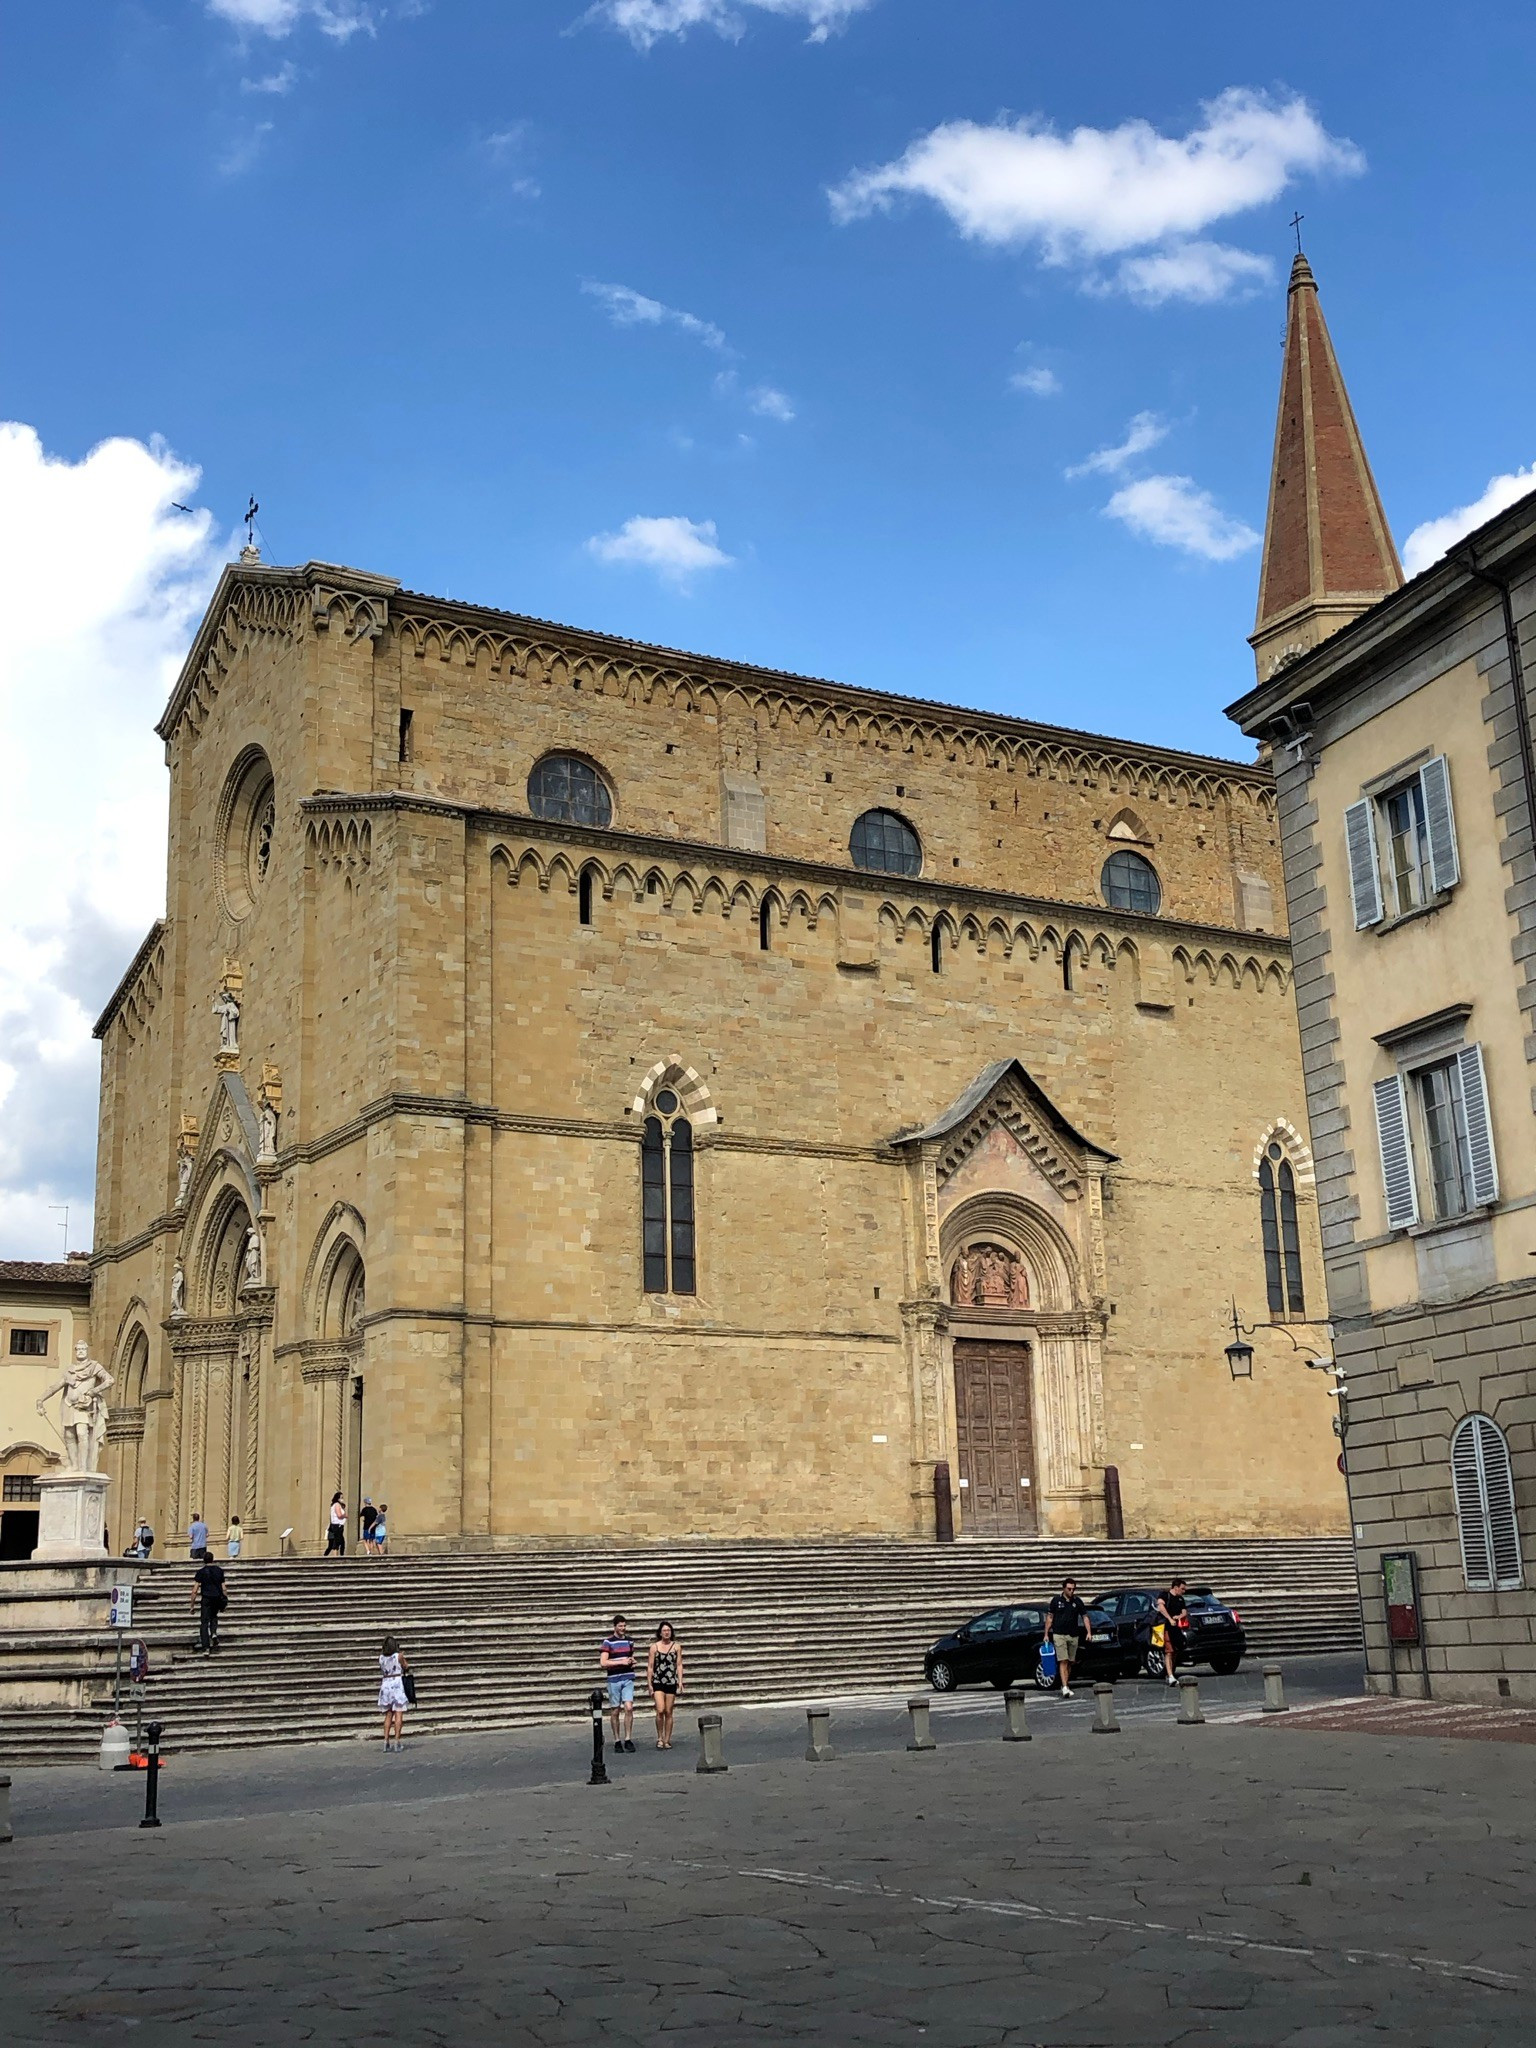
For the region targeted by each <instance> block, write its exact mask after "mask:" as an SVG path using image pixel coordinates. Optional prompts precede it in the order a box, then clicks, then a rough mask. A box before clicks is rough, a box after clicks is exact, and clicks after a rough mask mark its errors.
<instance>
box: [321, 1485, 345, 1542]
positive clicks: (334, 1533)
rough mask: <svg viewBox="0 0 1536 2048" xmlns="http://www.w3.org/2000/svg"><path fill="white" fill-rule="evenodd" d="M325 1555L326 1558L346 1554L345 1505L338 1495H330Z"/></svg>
mask: <svg viewBox="0 0 1536 2048" xmlns="http://www.w3.org/2000/svg"><path fill="white" fill-rule="evenodd" d="M325 1554H326V1556H327V1557H345V1556H346V1554H347V1504H346V1502H345V1501H344V1500H343V1499H342V1497H341V1495H340V1494H339V1493H333V1494H332V1495H331V1512H330V1518H329V1520H328V1521H327V1523H326V1528H325Z"/></svg>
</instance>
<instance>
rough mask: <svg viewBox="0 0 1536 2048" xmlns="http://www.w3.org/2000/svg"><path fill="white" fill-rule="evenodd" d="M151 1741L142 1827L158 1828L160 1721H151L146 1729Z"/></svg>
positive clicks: (145, 1777)
mask: <svg viewBox="0 0 1536 2048" xmlns="http://www.w3.org/2000/svg"><path fill="white" fill-rule="evenodd" d="M144 1734H145V1737H146V1738H147V1740H148V1742H149V1768H148V1770H147V1771H146V1772H145V1773H144V1818H143V1819H142V1820H141V1821H140V1822H139V1826H140V1827H141V1828H157V1827H159V1825H160V1814H159V1802H160V1723H159V1722H158V1721H151V1722H150V1724H149V1726H148V1727H147V1728H146V1729H145V1731H144Z"/></svg>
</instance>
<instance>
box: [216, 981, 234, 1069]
mask: <svg viewBox="0 0 1536 2048" xmlns="http://www.w3.org/2000/svg"><path fill="white" fill-rule="evenodd" d="M213 1014H214V1015H215V1017H217V1018H218V1020H219V1051H220V1052H238V1051H239V1050H240V999H239V997H238V996H237V995H236V994H235V992H234V990H233V989H232V988H231V987H230V985H229V983H228V982H227V981H226V982H225V983H224V984H223V986H222V987H221V988H220V990H219V992H218V994H217V995H216V996H215V997H214V999H213Z"/></svg>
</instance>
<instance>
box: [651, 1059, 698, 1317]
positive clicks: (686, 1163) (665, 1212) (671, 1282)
mask: <svg viewBox="0 0 1536 2048" xmlns="http://www.w3.org/2000/svg"><path fill="white" fill-rule="evenodd" d="M651 1107H652V1109H653V1110H654V1111H655V1114H654V1115H652V1116H648V1117H647V1118H646V1120H645V1131H644V1136H643V1139H642V1142H641V1146H640V1229H641V1250H642V1255H643V1260H644V1267H645V1291H646V1293H647V1294H693V1293H695V1292H697V1289H696V1287H695V1281H694V1273H695V1267H694V1222H693V1126H692V1124H690V1123H689V1121H688V1119H687V1118H686V1117H685V1116H683V1115H682V1114H681V1110H682V1104H681V1103H680V1102H679V1101H678V1098H677V1095H676V1093H675V1092H674V1091H673V1090H672V1089H671V1088H662V1089H659V1090H658V1091H657V1094H656V1098H655V1100H654V1102H653V1103H652V1105H651Z"/></svg>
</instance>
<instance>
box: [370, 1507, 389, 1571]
mask: <svg viewBox="0 0 1536 2048" xmlns="http://www.w3.org/2000/svg"><path fill="white" fill-rule="evenodd" d="M388 1541H389V1502H388V1501H387V1500H381V1501H380V1502H379V1519H378V1520H377V1521H376V1522H375V1523H374V1525H373V1554H374V1556H375V1557H382V1556H383V1555H384V1546H385V1544H386V1543H388Z"/></svg>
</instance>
